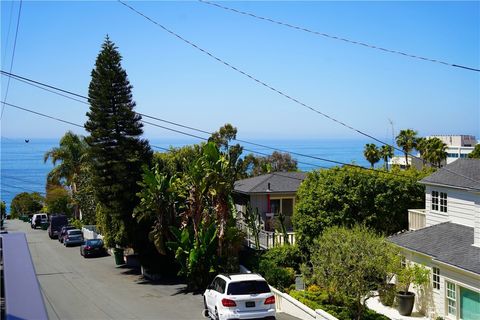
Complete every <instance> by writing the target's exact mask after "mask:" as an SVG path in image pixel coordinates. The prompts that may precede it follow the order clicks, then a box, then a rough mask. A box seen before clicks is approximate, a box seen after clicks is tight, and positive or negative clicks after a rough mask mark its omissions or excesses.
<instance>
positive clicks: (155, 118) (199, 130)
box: [0, 70, 479, 182]
mask: <svg viewBox="0 0 480 320" xmlns="http://www.w3.org/2000/svg"><path fill="white" fill-rule="evenodd" d="M0 73H1V74H3V75H5V76H8V77H17V78H21V79H22V80H24V81H25V83H28V82H34V83H35V84H38V85H36V86H35V87H37V88H40V89H45V88H43V87H41V86H45V87H48V88H52V89H54V90H58V91H61V92H64V93H68V94H71V95H74V96H76V97H79V98H83V99H87V100H88V97H86V96H82V95H80V94H77V93H74V92H71V91H68V90H65V89H61V88H58V87H55V86H52V85H49V84H45V83H42V82H39V81H35V80H32V79H29V78H25V77H21V76H19V75H16V74H12V73H8V72H5V71H3V70H0ZM45 90H46V89H45ZM47 91H49V92H53V91H52V90H47ZM62 96H64V95H63V94H62ZM75 100H76V99H75ZM30 111H31V110H30ZM135 113H137V114H139V115H141V116H142V117H147V118H151V119H154V120H158V121H162V122H165V123H168V124H172V125H175V126H179V127H182V128H185V129H189V130H193V131H197V132H201V133H205V134H209V135H212V132H209V131H205V130H201V129H197V128H194V127H191V126H186V125H183V124H179V123H176V122H173V121H169V120H165V119H162V118H159V117H154V116H150V115H147V114H143V113H138V112H135ZM141 121H142V122H144V123H147V124H150V125H152V126H156V127H159V128H162V129H165V130H169V131H173V132H177V133H180V134H183V135H188V136H190V137H194V138H197V139H201V140H208V139H207V138H204V137H200V136H197V135H193V134H190V133H186V132H184V131H179V130H175V129H172V128H168V127H164V126H161V125H158V124H154V123H151V122H148V121H145V120H143V119H142V120H141ZM76 126H81V125H78V124H76ZM82 127H83V126H82ZM233 140H235V141H238V142H242V143H247V144H251V145H255V146H259V147H263V148H267V149H272V150H275V151H279V152H286V153H291V154H295V155H298V156H301V157H307V158H312V159H315V160H320V161H325V162H333V163H335V164H339V165H346V166H350V167H357V168H362V169H365V170H373V171H374V172H381V171H377V170H375V169H372V168H365V167H362V166H358V165H352V164H348V163H344V162H340V161H335V160H330V159H325V158H320V157H315V156H311V155H306V154H302V153H298V152H290V151H288V150H282V149H278V148H273V147H270V146H266V145H262V144H258V143H254V142H249V141H246V140H241V139H233ZM151 146H152V147H155V148H159V149H162V150H165V151H169V149H167V148H163V147H159V146H155V145H151ZM243 150H245V151H248V152H253V153H256V154H260V155H265V156H269V154H266V153H262V152H259V151H253V150H249V149H246V148H244V149H243ZM402 151H403V150H402ZM407 155H409V156H411V157H414V158H418V159H421V158H419V157H417V156H415V155H412V154H409V153H407ZM297 163H299V164H306V165H309V166H313V167H318V168H328V167H324V166H320V165H315V164H311V163H307V162H301V161H298V160H297ZM444 170H446V171H448V172H450V173H452V174H455V175H458V176H461V177H463V178H466V179H468V180H471V181H474V182H479V181H476V180H474V179H472V178H470V177H467V176H464V175H462V174H459V173H457V172H454V171H452V170H450V169H448V168H444ZM386 173H389V174H393V175H397V176H398V174H395V173H393V172H386ZM400 176H403V175H400ZM403 177H405V176H403Z"/></svg>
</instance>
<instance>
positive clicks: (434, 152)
mask: <svg viewBox="0 0 480 320" xmlns="http://www.w3.org/2000/svg"><path fill="white" fill-rule="evenodd" d="M446 150H447V145H446V144H445V143H444V142H443V141H442V140H440V139H439V138H435V137H434V138H430V139H428V140H427V155H428V157H427V160H428V161H429V162H431V163H433V164H434V165H436V166H437V167H439V168H440V167H441V166H442V161H445V160H446V159H447V151H446Z"/></svg>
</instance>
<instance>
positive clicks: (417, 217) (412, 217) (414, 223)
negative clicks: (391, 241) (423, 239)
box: [408, 209, 426, 230]
mask: <svg viewBox="0 0 480 320" xmlns="http://www.w3.org/2000/svg"><path fill="white" fill-rule="evenodd" d="M425 224H426V219H425V209H408V230H418V229H422V228H425Z"/></svg>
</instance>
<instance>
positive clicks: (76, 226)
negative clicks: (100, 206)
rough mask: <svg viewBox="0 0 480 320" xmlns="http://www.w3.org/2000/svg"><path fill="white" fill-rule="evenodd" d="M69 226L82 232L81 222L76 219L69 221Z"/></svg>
mask: <svg viewBox="0 0 480 320" xmlns="http://www.w3.org/2000/svg"><path fill="white" fill-rule="evenodd" d="M70 224H71V225H72V226H74V227H75V228H77V229H80V230H82V227H83V223H82V221H80V220H78V219H73V220H71V221H70Z"/></svg>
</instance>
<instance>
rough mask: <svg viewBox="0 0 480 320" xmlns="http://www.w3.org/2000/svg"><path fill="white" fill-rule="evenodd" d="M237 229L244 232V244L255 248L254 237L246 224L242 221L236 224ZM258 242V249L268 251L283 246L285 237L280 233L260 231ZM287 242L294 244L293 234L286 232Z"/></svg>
mask: <svg viewBox="0 0 480 320" xmlns="http://www.w3.org/2000/svg"><path fill="white" fill-rule="evenodd" d="M237 227H238V228H239V229H240V230H242V231H243V232H245V234H246V237H245V244H246V245H247V246H248V247H251V248H255V246H256V243H255V235H254V234H253V233H252V231H251V230H250V228H248V226H247V224H246V223H245V222H243V221H238V222H237ZM258 240H259V245H260V248H258V249H270V248H273V247H275V246H281V245H283V244H285V243H286V242H285V236H284V234H283V233H282V232H273V231H265V230H260V232H259V234H258ZM287 240H288V243H289V244H295V232H287Z"/></svg>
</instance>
